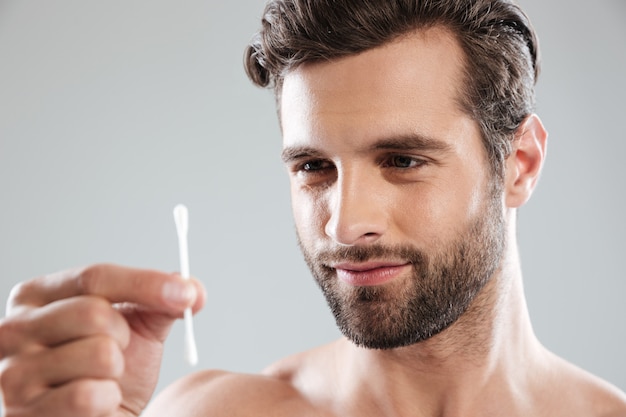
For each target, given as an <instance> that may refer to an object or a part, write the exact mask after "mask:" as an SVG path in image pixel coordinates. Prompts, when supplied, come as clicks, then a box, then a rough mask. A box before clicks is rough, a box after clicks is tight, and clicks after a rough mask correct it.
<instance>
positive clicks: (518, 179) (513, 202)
mask: <svg viewBox="0 0 626 417" xmlns="http://www.w3.org/2000/svg"><path fill="white" fill-rule="evenodd" d="M547 139H548V132H546V129H545V128H544V127H543V124H542V123H541V120H540V119H539V117H538V116H537V115H536V114H531V115H530V116H528V117H527V118H526V119H525V120H524V121H523V122H522V124H521V125H520V127H519V128H518V129H517V132H516V134H515V140H514V141H513V149H512V152H511V154H510V155H509V156H508V158H507V160H506V172H505V187H506V190H505V195H506V197H505V198H506V200H505V202H506V206H507V207H511V208H517V207H520V206H522V205H523V204H524V203H526V201H528V199H529V198H530V196H531V194H532V192H533V190H534V189H535V185H536V184H537V180H538V179H539V174H540V173H541V167H542V166H543V161H544V159H545V157H546V142H547Z"/></svg>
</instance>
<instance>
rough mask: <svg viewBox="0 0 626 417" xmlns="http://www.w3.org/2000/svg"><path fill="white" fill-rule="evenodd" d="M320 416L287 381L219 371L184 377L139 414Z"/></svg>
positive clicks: (215, 416)
mask: <svg viewBox="0 0 626 417" xmlns="http://www.w3.org/2000/svg"><path fill="white" fill-rule="evenodd" d="M172 415H175V416H181V417H205V416H206V417H208V416H211V417H217V416H244V415H245V416H249V415H255V416H265V415H267V416H270V415H271V416H283V415H285V416H287V415H301V416H318V415H319V416H321V415H322V414H319V413H318V412H317V411H316V410H315V408H314V407H313V406H312V404H310V403H309V402H308V401H307V399H306V398H305V397H303V396H302V395H301V393H300V392H298V390H296V389H295V388H294V387H293V386H292V385H290V384H289V383H288V382H285V381H282V380H280V379H278V378H275V377H272V376H268V375H251V374H240V373H233V372H225V371H220V370H209V371H201V372H197V373H194V374H191V375H189V376H186V377H183V378H181V379H180V380H178V381H176V382H174V383H173V384H172V385H170V386H169V387H167V388H166V389H165V390H163V391H162V392H161V393H159V395H158V396H157V397H156V398H155V399H154V400H153V401H152V403H151V404H150V405H149V407H148V409H147V410H146V411H145V413H144V414H142V417H157V416H159V417H160V416H172Z"/></svg>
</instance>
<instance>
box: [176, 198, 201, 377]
mask: <svg viewBox="0 0 626 417" xmlns="http://www.w3.org/2000/svg"><path fill="white" fill-rule="evenodd" d="M174 222H176V232H177V234H178V249H179V254H180V275H181V276H182V277H183V278H184V279H189V250H188V248H187V231H188V230H189V212H188V211H187V207H186V206H184V205H183V204H179V205H177V206H176V207H174ZM184 317H185V360H186V361H187V363H188V364H189V365H191V366H195V365H196V364H197V363H198V349H197V348H196V340H195V337H194V334H193V321H192V314H191V308H189V307H188V308H186V309H185V313H184Z"/></svg>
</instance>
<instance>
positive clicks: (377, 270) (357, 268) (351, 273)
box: [331, 262, 411, 287]
mask: <svg viewBox="0 0 626 417" xmlns="http://www.w3.org/2000/svg"><path fill="white" fill-rule="evenodd" d="M331 267H332V268H334V269H335V271H337V277H338V278H339V279H340V280H341V281H343V282H345V283H346V284H349V285H354V286H360V287H367V286H374V285H383V284H385V283H387V282H389V281H392V280H393V279H395V278H396V277H398V276H399V275H401V274H402V273H403V272H404V271H406V270H408V269H410V268H411V264H410V263H408V262H364V263H350V262H345V263H338V264H334V265H331Z"/></svg>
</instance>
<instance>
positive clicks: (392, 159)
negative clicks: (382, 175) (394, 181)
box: [383, 155, 426, 169]
mask: <svg viewBox="0 0 626 417" xmlns="http://www.w3.org/2000/svg"><path fill="white" fill-rule="evenodd" d="M424 164H426V161H425V160H423V159H419V158H414V157H412V156H407V155H390V156H389V157H388V158H387V159H386V160H385V162H384V163H383V166H385V167H391V168H399V169H411V168H418V167H420V166H422V165H424Z"/></svg>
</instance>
